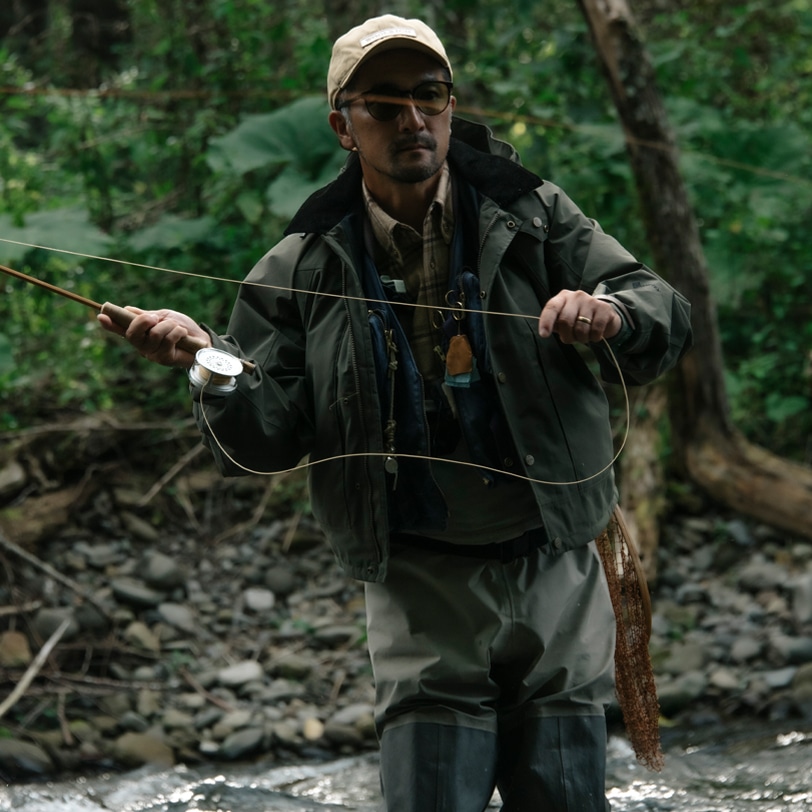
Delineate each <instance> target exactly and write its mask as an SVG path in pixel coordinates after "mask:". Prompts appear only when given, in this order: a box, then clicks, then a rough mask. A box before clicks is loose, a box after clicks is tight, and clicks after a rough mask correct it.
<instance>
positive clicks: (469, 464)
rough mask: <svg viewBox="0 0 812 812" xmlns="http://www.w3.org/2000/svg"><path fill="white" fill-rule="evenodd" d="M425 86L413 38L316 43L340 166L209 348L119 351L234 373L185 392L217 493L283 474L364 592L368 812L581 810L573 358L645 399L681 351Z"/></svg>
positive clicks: (631, 292) (589, 730)
mask: <svg viewBox="0 0 812 812" xmlns="http://www.w3.org/2000/svg"><path fill="white" fill-rule="evenodd" d="M451 82H452V70H451V66H450V64H449V61H448V58H447V56H446V52H445V49H444V48H443V45H442V43H441V42H440V40H439V39H438V38H437V36H436V34H435V33H434V32H433V31H432V30H431V29H430V28H428V27H427V26H426V25H425V24H423V23H422V22H420V21H418V20H404V19H401V18H398V17H394V16H391V15H386V16H383V17H378V18H374V19H371V20H367V21H366V22H365V23H363V24H362V25H360V26H358V27H357V28H354V29H352V30H351V31H349V32H348V33H347V34H345V35H344V36H343V37H341V38H339V40H337V41H336V43H335V45H334V48H333V55H332V59H331V62H330V66H329V71H328V96H329V101H330V105H331V112H330V115H329V123H330V126H331V127H332V129H333V130H334V131H335V133H336V136H337V138H338V141H339V143H340V145H341V146H342V147H343V148H344V149H346V150H347V151H348V152H349V153H350V155H349V158H348V161H347V165H346V167H345V169H344V171H343V172H342V173H341V175H340V176H339V177H338V178H337V179H336V180H335V181H334V182H333V183H331V184H330V185H328V186H327V187H325V188H324V189H322V190H321V191H319V192H317V193H316V194H314V195H313V196H312V197H311V198H310V199H309V200H308V201H307V202H306V203H305V204H304V205H303V206H302V208H301V210H300V211H299V212H298V213H297V215H296V216H295V217H294V219H293V221H292V223H291V224H290V226H289V228H288V231H287V236H286V237H285V238H284V239H283V240H282V241H281V242H280V243H279V244H278V245H277V246H276V247H275V248H273V249H272V250H271V251H270V252H269V253H268V254H267V255H266V256H265V257H264V258H263V259H262V260H261V261H260V262H259V263H258V265H257V266H256V267H255V268H254V270H253V271H252V272H251V274H250V275H249V277H248V278H247V280H246V284H244V285H243V286H242V287H241V291H240V294H239V297H238V300H237V302H236V304H235V307H234V311H233V313H232V317H231V321H230V324H229V335H227V336H217V335H215V334H214V333H212V332H210V331H209V330H206V329H203V328H202V327H200V326H198V325H197V324H195V323H194V322H193V321H192V320H191V319H189V318H188V317H186V316H183V315H181V314H177V313H174V312H172V311H156V312H151V313H140V311H139V315H138V316H137V317H136V318H135V320H134V321H133V322H132V324H131V325H130V327H129V328H128V329H127V331H126V336H127V338H128V339H129V340H130V341H131V342H132V343H133V344H134V346H136V347H137V348H138V349H139V350H140V351H141V353H142V354H143V355H145V356H146V357H147V358H150V359H151V360H154V361H157V362H159V363H164V364H168V365H180V366H185V367H188V366H190V365H191V364H192V362H193V358H192V356H191V355H190V354H189V353H187V352H184V351H182V350H180V349H179V348H178V347H177V342H178V340H179V339H181V338H183V337H184V336H191V337H193V338H195V339H197V340H199V341H200V342H201V343H203V344H205V345H208V346H214V347H215V348H219V349H225V350H228V351H229V352H231V353H233V354H235V355H237V356H239V357H241V358H244V359H250V360H251V361H253V362H254V363H255V364H256V370H255V371H254V372H252V373H250V374H248V373H246V374H242V375H240V376H238V379H237V387H236V390H235V391H233V392H231V393H228V394H212V393H210V392H207V391H206V388H205V387H204V388H203V391H202V393H201V392H200V389H199V387H197V386H193V390H194V392H195V402H196V405H195V411H196V415H197V417H198V422H199V424H200V426H201V430H202V432H203V433H204V435H205V437H206V442H207V444H208V445H209V446H210V447H211V448H212V451H213V453H214V455H215V458H216V459H217V461H218V464H219V465H220V467H221V469H222V470H223V472H224V473H226V474H240V473H241V472H242V471H243V470H244V468H248V469H255V470H262V471H267V470H280V469H284V468H287V467H290V466H293V465H295V464H296V463H297V462H298V461H299V460H301V459H302V458H303V457H304V456H305V455H308V454H309V461H310V465H311V467H310V469H309V474H310V488H311V499H312V504H313V511H314V514H315V516H316V518H317V519H318V520H319V522H320V523H321V526H322V527H323V529H324V531H325V534H326V536H327V539H328V541H329V542H330V544H331V546H332V548H333V550H334V551H335V554H336V557H337V559H338V561H339V562H340V563H341V565H342V566H343V568H344V569H345V570H346V571H347V572H348V573H349V574H350V575H351V576H353V577H355V578H359V579H362V580H364V581H365V582H366V586H365V588H366V599H367V620H368V639H369V649H370V655H371V659H372V664H373V672H374V677H375V683H376V696H377V705H376V722H377V727H378V733H379V736H380V743H381V779H382V788H383V793H384V797H385V802H386V808H387V809H388V810H390V812H394V811H397V812H406V811H407V810H408V811H410V810H414V812H429V810H436V811H437V812H455V811H456V812H481V810H483V809H484V808H485V807H486V806H487V805H488V802H489V800H490V798H491V795H492V793H493V790H494V787H495V786H498V788H499V790H500V793H501V796H502V800H503V803H504V806H503V809H504V810H506V811H507V812H519V810H548V812H563V811H564V810H570V812H592V810H603V809H605V807H606V799H605V794H604V772H605V747H606V729H605V720H604V710H605V707H606V706H607V704H608V703H610V702H611V700H612V698H613V685H614V682H613V679H614V663H613V654H614V634H615V627H614V623H615V621H614V615H613V613H612V609H611V605H610V601H609V597H608V590H607V586H606V582H605V578H604V575H603V572H602V569H601V566H600V563H599V558H598V555H597V552H596V549H595V544H594V541H593V539H594V538H595V537H596V536H597V535H598V534H599V533H600V532H601V531H602V530H603V528H604V527H605V526H606V524H607V522H608V520H609V517H610V514H611V512H612V509H613V508H614V506H615V504H616V500H617V496H616V491H615V487H614V481H613V478H612V470H611V460H612V454H613V451H612V440H611V434H610V430H609V422H608V409H607V404H606V400H605V398H604V395H603V392H602V389H601V386H600V385H599V384H598V382H597V381H596V380H595V379H594V377H593V376H592V375H591V373H590V372H589V371H588V370H587V368H586V366H585V364H584V362H583V360H582V358H581V356H580V355H579V352H578V351H576V349H575V347H574V346H573V344H575V343H581V344H587V345H588V346H589V347H590V348H591V350H592V351H593V352H594V354H595V356H596V357H597V360H598V363H599V365H600V368H601V371H602V374H603V376H604V377H605V378H606V379H608V380H617V378H618V375H617V371H616V369H615V367H614V361H613V354H614V356H616V358H617V359H618V363H619V365H620V368H621V369H622V370H623V375H624V377H625V379H626V380H627V381H628V382H631V383H645V382H647V381H650V380H651V379H653V378H654V377H656V376H657V375H659V374H661V373H662V372H664V371H665V370H667V369H668V368H670V367H671V366H673V365H674V364H675V363H676V362H677V360H678V359H679V358H680V356H681V355H682V354H683V353H684V351H685V350H686V349H687V347H688V345H689V343H690V327H689V322H688V317H689V308H688V305H687V303H686V302H685V300H684V299H683V298H682V297H681V296H680V295H679V294H678V293H677V292H676V291H674V290H673V289H672V288H671V287H669V286H668V285H667V284H666V283H665V282H663V281H662V280H661V279H659V278H658V277H657V276H655V275H654V274H653V273H652V272H651V271H650V270H649V269H647V268H646V267H645V266H643V265H642V264H640V263H639V262H637V261H636V260H635V259H634V258H633V257H632V256H631V255H630V254H628V252H626V251H625V250H624V249H623V248H622V247H621V246H620V245H618V243H617V242H615V241H614V240H613V239H612V238H610V237H608V236H607V235H605V234H604V233H603V232H602V231H601V229H600V228H599V226H598V225H597V224H596V223H595V222H594V221H592V220H589V219H587V218H586V217H585V216H584V215H583V214H582V213H581V212H580V211H579V210H578V208H577V207H576V206H575V205H574V204H573V203H572V202H571V201H570V200H569V199H568V198H567V196H566V195H565V194H564V193H563V192H562V191H561V190H560V189H558V188H557V187H556V186H554V185H553V184H551V183H548V182H546V181H542V180H541V179H540V178H538V177H536V176H535V175H533V174H532V173H530V172H528V171H527V170H525V169H523V168H522V167H521V166H520V165H519V163H518V160H517V156H516V155H515V153H514V151H513V150H512V148H511V147H509V146H508V145H507V144H505V143H503V142H498V141H496V140H495V139H493V138H492V136H491V134H490V132H489V131H488V130H487V129H485V128H484V127H481V126H479V125H475V124H471V123H469V122H465V121H461V120H454V121H453V122H452V113H453V110H454V106H455V99H454V97H453V96H452V95H451ZM268 286H270V287H268ZM100 318H101V321H102V323H103V325H104V326H105V327H107V328H108V329H113V330H115V331H117V332H121V331H120V330H119V329H118V328H115V327H114V326H113V325H112V324H111V323H110V322H109V320H108V319H106V318H105V317H100ZM529 319H532V320H529ZM607 343H608V345H610V346H611V348H612V350H613V354H612V353H609V352H608V351H607Z"/></svg>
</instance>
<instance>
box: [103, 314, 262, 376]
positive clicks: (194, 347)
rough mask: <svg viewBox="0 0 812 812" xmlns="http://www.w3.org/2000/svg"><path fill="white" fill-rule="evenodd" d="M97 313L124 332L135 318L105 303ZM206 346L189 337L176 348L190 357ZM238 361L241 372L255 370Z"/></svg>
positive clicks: (251, 365) (198, 340)
mask: <svg viewBox="0 0 812 812" xmlns="http://www.w3.org/2000/svg"><path fill="white" fill-rule="evenodd" d="M99 312H100V313H104V315H105V316H108V317H109V318H110V320H111V321H113V322H115V323H116V324H117V325H118V326H119V327H123V328H124V329H125V330H126V329H127V327H129V325H130V322H131V321H132V320H133V319H134V318H135V313H131V312H130V311H129V310H125V309H124V308H123V307H119V306H118V305H114V304H112V303H111V302H105V303H104V304H103V305H102V306H101V310H100V311H99ZM206 346H207V345H206V344H204V343H203V342H202V341H200V339H197V338H192V337H191V336H185V337H184V338H182V339H181V340H180V341H178V347H180V348H181V349H182V350H186V351H187V352H190V353H192V355H194V354H195V353H196V352H197V351H198V350H202V349H205V348H206ZM239 360H240V363H241V364H242V368H243V372H248V373H249V374H250V373H251V372H253V371H254V370H255V369H256V365H255V364H252V363H251V362H250V361H245V360H243V359H242V358H240V359H239Z"/></svg>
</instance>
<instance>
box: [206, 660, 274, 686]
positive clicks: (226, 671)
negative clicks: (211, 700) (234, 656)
mask: <svg viewBox="0 0 812 812" xmlns="http://www.w3.org/2000/svg"><path fill="white" fill-rule="evenodd" d="M264 673H265V672H264V671H263V669H262V666H261V665H260V664H259V663H258V662H257V661H256V660H245V661H243V662H241V663H236V664H235V665H230V666H228V667H227V668H222V669H220V671H218V672H217V680H218V681H219V682H220V684H221V685H227V686H229V687H235V686H240V685H245V684H246V683H248V682H252V681H254V680H261V679H262V677H263V676H264Z"/></svg>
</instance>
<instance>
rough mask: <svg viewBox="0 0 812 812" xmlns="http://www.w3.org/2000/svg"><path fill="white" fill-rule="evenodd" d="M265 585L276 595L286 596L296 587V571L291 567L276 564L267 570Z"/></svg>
mask: <svg viewBox="0 0 812 812" xmlns="http://www.w3.org/2000/svg"><path fill="white" fill-rule="evenodd" d="M265 586H267V587H268V589H270V590H271V592H273V593H274V595H276V596H278V597H280V598H284V597H287V596H288V595H290V593H291V592H293V590H294V589H296V573H295V572H294V571H293V569H292V568H291V567H288V566H282V565H276V566H273V567H270V568H269V569H268V570H266V572H265Z"/></svg>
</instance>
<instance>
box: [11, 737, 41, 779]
mask: <svg viewBox="0 0 812 812" xmlns="http://www.w3.org/2000/svg"><path fill="white" fill-rule="evenodd" d="M53 771H54V763H53V761H52V760H51V757H50V756H49V755H48V754H47V753H46V752H45V751H44V750H43V749H42V748H41V747H39V746H38V745H36V744H31V743H30V742H24V741H20V739H0V772H3V773H5V774H6V775H8V776H10V777H16V778H22V779H25V778H31V777H33V776H46V775H49V774H50V773H52V772H53Z"/></svg>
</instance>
